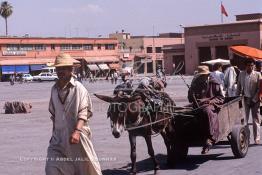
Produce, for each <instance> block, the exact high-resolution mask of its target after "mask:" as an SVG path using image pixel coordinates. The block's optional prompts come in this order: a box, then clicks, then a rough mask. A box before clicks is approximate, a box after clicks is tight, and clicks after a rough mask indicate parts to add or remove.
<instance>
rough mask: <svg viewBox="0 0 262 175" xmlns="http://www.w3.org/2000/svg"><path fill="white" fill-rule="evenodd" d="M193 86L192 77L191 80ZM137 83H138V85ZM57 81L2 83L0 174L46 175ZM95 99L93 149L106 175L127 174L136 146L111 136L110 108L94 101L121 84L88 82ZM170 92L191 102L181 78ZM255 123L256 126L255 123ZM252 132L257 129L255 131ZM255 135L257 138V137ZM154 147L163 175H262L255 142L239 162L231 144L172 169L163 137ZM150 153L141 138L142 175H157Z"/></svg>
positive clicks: (193, 151) (172, 80) (261, 148)
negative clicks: (13, 104)
mask: <svg viewBox="0 0 262 175" xmlns="http://www.w3.org/2000/svg"><path fill="white" fill-rule="evenodd" d="M185 79H186V82H187V83H190V81H191V79H192V77H185ZM135 83H136V82H135ZM53 84H54V82H42V83H38V82H32V83H23V84H19V83H16V84H15V85H14V86H10V84H9V83H8V82H1V83H0V94H1V95H0V138H1V141H0V175H17V174H19V175H44V174H45V171H44V167H45V158H46V151H47V147H48V142H49V139H50V136H51V126H52V123H51V120H50V119H49V117H50V114H49V113H48V110H47V109H48V101H49V98H50V89H51V87H52V85H53ZM83 84H84V86H85V87H86V88H87V89H88V91H89V92H90V94H91V97H92V100H93V104H94V116H93V117H92V119H91V123H90V126H91V129H92V134H93V138H92V140H93V144H94V147H95V150H96V152H97V154H98V157H99V160H100V164H101V167H102V169H103V174H104V175H125V174H128V172H129V169H130V162H131V160H130V156H129V154H130V147H129V141H128V135H127V132H125V133H123V134H122V136H121V137H120V138H119V139H115V138H114V137H113V136H112V134H111V128H110V121H109V120H108V119H107V117H106V111H107V107H108V104H106V103H104V102H102V101H100V100H99V99H97V98H96V97H94V96H93V95H92V94H93V93H100V94H106V95H110V94H112V92H113V89H114V87H115V85H112V84H111V82H110V81H98V82H96V83H88V82H87V81H84V82H83ZM166 91H167V92H168V93H169V94H170V96H171V97H172V98H174V99H175V101H176V102H177V104H178V105H184V104H186V103H187V101H186V96H187V87H186V85H185V83H184V82H183V81H182V80H181V78H180V77H169V80H168V86H167V89H166ZM6 101H24V102H29V103H32V106H33V108H32V113H29V114H4V110H3V106H4V102H6ZM250 123H251V121H250ZM251 131H252V128H251ZM251 136H252V133H251ZM152 140H153V147H154V149H155V154H156V157H157V159H158V160H159V161H160V166H161V170H159V171H158V172H157V174H161V175H174V174H175V175H197V174H199V175H205V174H212V175H221V174H223V175H235V174H238V175H246V174H248V175H253V174H258V175H261V174H262V145H258V146H255V145H254V144H253V139H252V138H251V143H250V147H249V151H248V154H247V156H246V157H245V158H243V159H235V158H234V156H233V153H232V151H231V147H230V145H218V146H215V147H214V148H213V149H212V150H211V151H210V152H209V153H208V154H207V155H201V154H200V152H201V147H194V148H190V149H189V155H188V158H187V159H186V161H185V162H184V163H181V164H178V165H177V166H176V167H175V168H174V169H169V168H168V167H167V166H166V164H165V161H166V151H165V150H166V149H165V145H164V142H163V140H162V138H161V137H160V136H156V137H153V139H152ZM152 169H153V165H152V162H151V160H150V159H149V156H148V154H147V148H146V144H145V141H144V140H143V139H142V138H141V137H138V138H137V170H138V174H154V171H153V170H152Z"/></svg>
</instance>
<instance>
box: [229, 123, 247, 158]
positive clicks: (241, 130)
mask: <svg viewBox="0 0 262 175" xmlns="http://www.w3.org/2000/svg"><path fill="white" fill-rule="evenodd" d="M230 142H231V148H232V152H233V154H234V156H235V157H236V158H243V157H245V156H246V154H247V151H248V145H249V134H248V131H247V128H246V127H245V126H240V125H238V126H235V127H233V129H232V132H231V139H230Z"/></svg>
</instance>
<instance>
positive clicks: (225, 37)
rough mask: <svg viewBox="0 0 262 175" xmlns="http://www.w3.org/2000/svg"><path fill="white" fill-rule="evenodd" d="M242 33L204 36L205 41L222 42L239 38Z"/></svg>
mask: <svg viewBox="0 0 262 175" xmlns="http://www.w3.org/2000/svg"><path fill="white" fill-rule="evenodd" d="M239 36H240V33H220V34H214V35H204V36H202V38H203V39H208V40H209V41H222V40H232V39H234V38H235V37H239Z"/></svg>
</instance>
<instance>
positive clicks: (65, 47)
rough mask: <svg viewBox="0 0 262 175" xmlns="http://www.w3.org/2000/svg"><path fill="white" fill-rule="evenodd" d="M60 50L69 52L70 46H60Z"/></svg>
mask: <svg viewBox="0 0 262 175" xmlns="http://www.w3.org/2000/svg"><path fill="white" fill-rule="evenodd" d="M60 49H61V50H71V45H70V44H61V45H60Z"/></svg>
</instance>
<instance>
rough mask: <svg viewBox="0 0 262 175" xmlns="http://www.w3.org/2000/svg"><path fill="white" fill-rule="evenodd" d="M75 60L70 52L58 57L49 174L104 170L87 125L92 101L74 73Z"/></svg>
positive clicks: (92, 174)
mask: <svg viewBox="0 0 262 175" xmlns="http://www.w3.org/2000/svg"><path fill="white" fill-rule="evenodd" d="M74 61H75V60H74V59H72V58H71V56H70V55H68V54H60V55H58V56H57V57H56V60H55V65H54V66H55V67H56V72H57V76H58V81H57V82H56V83H55V85H54V86H53V87H52V90H51V98H50V103H49V112H50V113H51V119H52V121H53V132H52V137H51V139H50V144H49V147H48V150H47V162H46V167H45V171H46V175H87V174H88V175H101V174H102V173H101V168H100V164H99V162H98V158H97V156H96V153H95V151H94V148H93V144H92V142H91V140H90V137H91V131H90V128H89V126H88V121H89V118H90V117H91V116H92V103H91V100H90V97H89V94H88V92H87V90H86V88H85V87H84V86H83V85H82V84H81V83H80V82H78V81H76V80H75V79H74V78H73V77H72V71H73V66H74Z"/></svg>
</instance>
